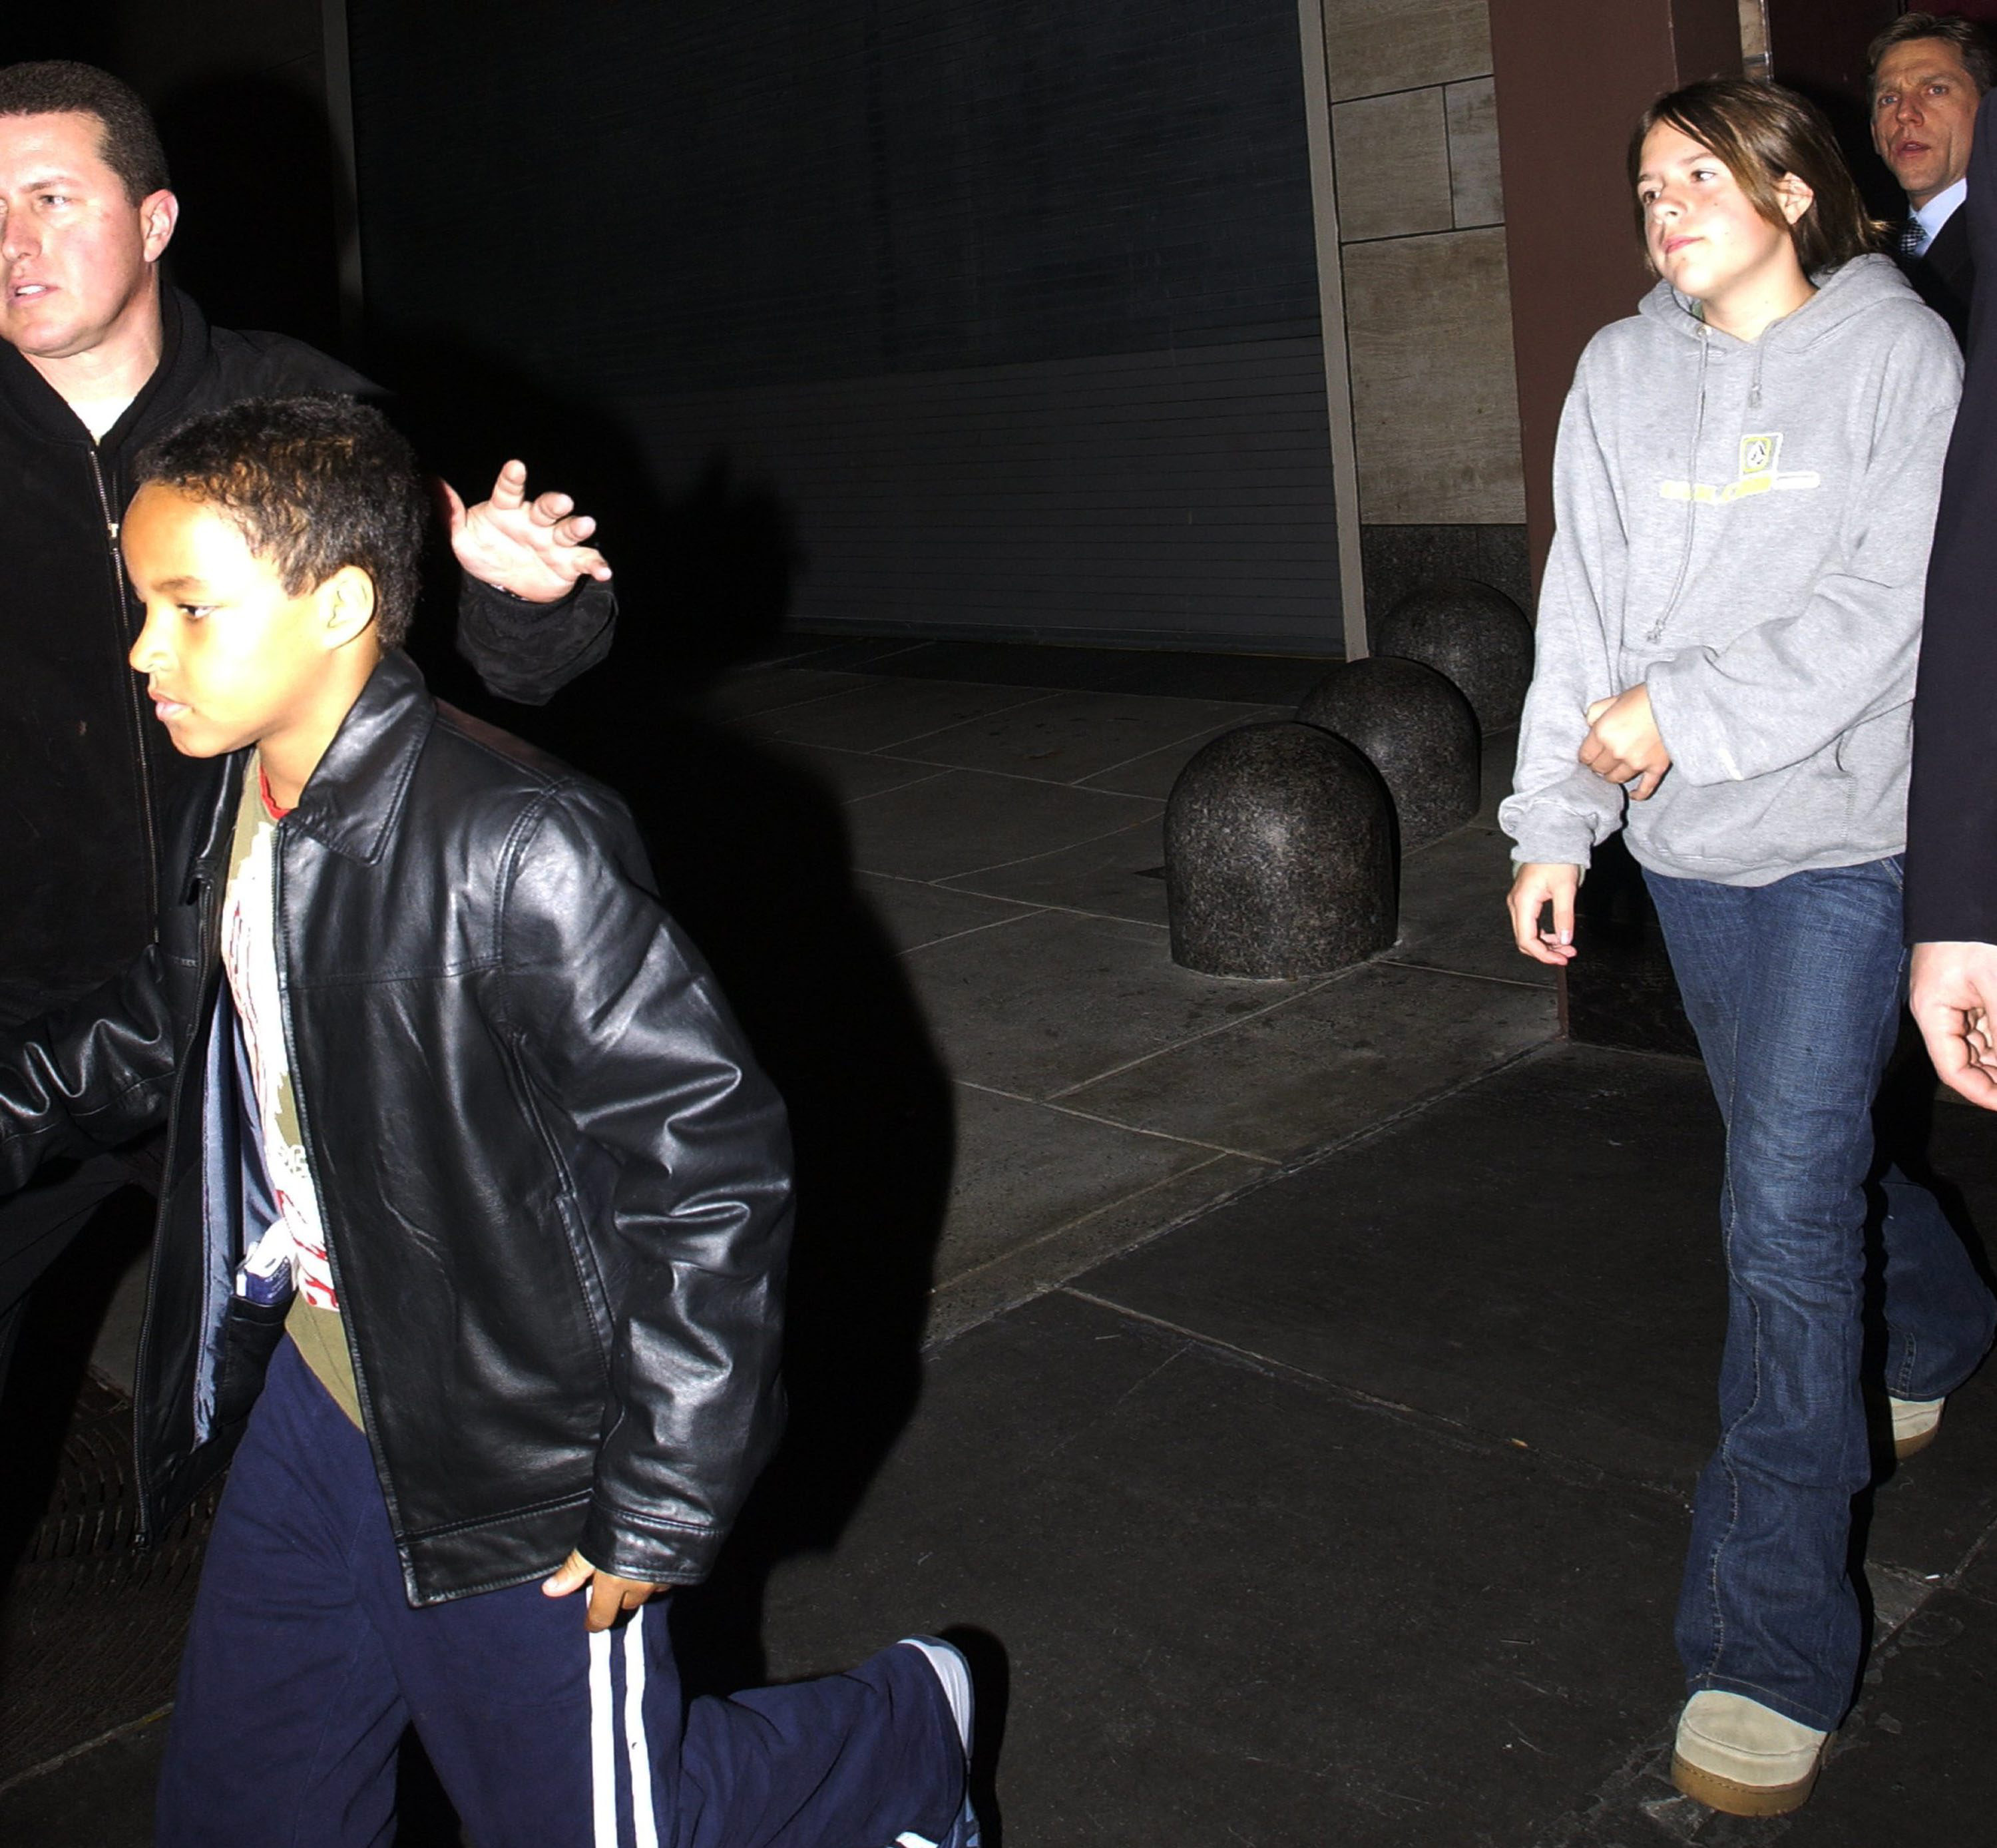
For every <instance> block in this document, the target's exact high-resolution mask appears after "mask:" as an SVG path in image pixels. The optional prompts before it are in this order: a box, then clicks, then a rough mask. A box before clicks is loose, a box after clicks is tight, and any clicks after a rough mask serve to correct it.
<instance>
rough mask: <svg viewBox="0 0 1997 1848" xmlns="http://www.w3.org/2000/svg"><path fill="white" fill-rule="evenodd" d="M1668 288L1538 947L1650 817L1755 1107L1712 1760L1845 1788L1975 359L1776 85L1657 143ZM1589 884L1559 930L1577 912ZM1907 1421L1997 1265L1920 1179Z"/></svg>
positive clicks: (1658, 857) (1577, 595) (1616, 481)
mask: <svg viewBox="0 0 1997 1848" xmlns="http://www.w3.org/2000/svg"><path fill="white" fill-rule="evenodd" d="M1630 169H1631V172H1630V177H1631V180H1632V182H1633V186H1634V188H1635V192H1636V198H1637V212H1638V218H1639V222H1640V226H1641V229H1642V232H1643V238H1644V241H1645V244H1646V247H1647V250H1648V252H1649V254H1650V262H1651V264H1652V267H1654V269H1655V270H1656V271H1657V274H1658V276H1659V278H1660V280H1659V281H1658V283H1657V286H1656V287H1655V288H1654V289H1653V290H1652V291H1650V294H1649V295H1647V296H1646V297H1645V298H1644V299H1643V302H1642V303H1641V305H1640V311H1639V312H1638V313H1637V315H1634V316H1633V317H1632V318H1631V319H1628V320H1624V321H1619V322H1615V323H1614V324H1613V325H1612V326H1609V327H1606V328H1605V329H1602V332H1601V333H1599V334H1598V335H1596V336H1595V339H1594V340H1592V342H1591V343H1589V345H1588V350H1587V351H1586V352H1585V353H1584V354H1583V355H1582V356H1581V364H1580V367H1579V369H1578V371H1577V372H1576V374H1575V377H1574V388H1573V390H1572V391H1571V393H1570V395H1569V396H1568V402H1567V407H1566V410H1565V412H1564V415H1563V416H1562V419H1561V430H1560V438H1559V444H1558V448H1557V453H1556V457H1555V460H1554V492H1555V502H1556V509H1557V518H1558V531H1557V535H1556V536H1555V539H1554V546H1553V550H1552V553H1551V556H1550V558H1549V560H1548V561H1547V571H1546V576H1545V580H1544V584H1543V589H1542V591H1541V594H1540V612H1539V628H1538V664H1537V670H1536V671H1535V674H1534V676H1533V687H1532V691H1531V694H1530V696H1529V698H1528V699H1527V701H1526V711H1525V716H1524V720H1523V726H1522V728H1521V732H1520V736H1519V759H1518V768H1517V772H1516V778H1515V783H1514V788H1513V791H1512V795H1511V797H1510V798H1509V800H1508V801H1507V802H1506V804H1505V805H1504V807H1503V809H1502V811H1501V812H1500V819H1501V821H1502V825H1503V826H1504V828H1505V829H1506V833H1509V834H1510V835H1511V836H1512V838H1513V840H1515V841H1516V843H1518V846H1517V850H1516V853H1515V854H1514V859H1515V860H1516V861H1517V863H1518V871H1517V876H1516V880H1515V881H1514V883H1513V885H1512V896H1511V901H1510V908H1511V914H1512V927H1513V932H1514V934H1515V936H1516V939H1517V941H1518V945H1519V949H1520V950H1522V951H1523V953H1525V954H1526V955H1527V956H1530V957H1535V958H1537V960H1540V961H1541V962H1545V963H1550V964H1564V963H1565V962H1567V961H1568V960H1570V959H1571V957H1573V956H1574V953H1575V947H1574V935H1573V932H1574V893H1575V891H1576V889H1577V888H1578V885H1579V884H1580V882H1581V877H1582V874H1583V873H1584V871H1585V869H1586V867H1587V865H1588V856H1589V852H1590V850H1591V849H1592V848H1593V847H1594V846H1595V845H1596V844H1597V843H1599V842H1601V841H1602V840H1604V839H1606V837H1607V836H1609V834H1611V833H1613V832H1614V831H1615V830H1616V829H1618V828H1625V827H1626V829H1627V838H1628V840H1629V844H1630V851H1631V853H1633V855H1634V856H1635V857H1636V858H1637V860H1638V862H1639V863H1640V864H1641V866H1642V867H1643V871H1644V875H1645V878H1646V881H1647V884H1648V885H1649V888H1650V892H1651V894H1652V896H1653V898H1654V901H1655V902H1656V905H1657V913H1658V916H1659V919H1660V920H1661V923H1662V926H1663V929H1664V939H1665V943H1666V946H1667V948H1668V950H1669V953H1670V955H1671V964H1672V967H1673V969H1674V971H1675V973H1676V974H1677V977H1678V986H1679V990H1680V992H1681V995H1682V996H1683V998H1684V1001H1685V1011H1686V1012H1687V1014H1688V1016H1689V1017H1690V1019H1691V1020H1692V1025H1693V1026H1694V1028H1695V1029H1696V1031H1697V1033H1698V1034H1699V1045H1700V1048H1701V1050H1702V1053H1704V1055H1705V1060H1706V1068H1707V1071H1708V1073H1709V1076H1710V1077H1711V1078H1712V1084H1713V1088H1714V1091H1715V1092H1716V1095H1717V1096H1718V1098H1719V1107H1720V1110H1721V1112H1722V1114H1723V1116H1724V1117H1725V1119H1726V1126H1727V1143H1726V1176H1725V1184H1724V1188H1723V1194H1722V1199H1721V1209H1720V1222H1721V1233H1722V1237H1723V1241H1724V1245H1725V1250H1726V1263H1727V1274H1728V1280H1729V1286H1730V1305H1729V1313H1728V1320H1727V1330H1726V1349H1725V1354H1724V1358H1723V1361H1722V1364H1721V1373H1720V1391H1719V1397H1720V1413H1721V1425H1722V1434H1721V1438H1720V1442H1719V1448H1718V1449H1717V1450H1716V1452H1715V1453H1714V1454H1713V1457H1712V1460H1711V1461H1710V1462H1709V1464H1708V1465H1707V1466H1706V1470H1705V1472H1704V1474H1702V1477H1701V1478H1700V1481H1699V1491H1698V1495H1697V1498H1696V1501H1695V1508H1694V1515H1693V1527H1692V1547H1691V1553H1690V1557H1688V1561H1687V1564H1686V1570H1685V1582H1684V1586H1683V1589H1682V1591H1681V1597H1680V1601H1679V1607H1678V1626H1677V1629H1678V1650H1679V1653H1680V1655H1681V1657H1682V1658H1683V1660H1684V1663H1685V1672H1686V1678H1687V1684H1688V1691H1689V1695H1690V1698H1689V1699H1688V1701H1687V1704H1686V1706H1685V1711H1684V1713H1683V1715H1681V1719H1680V1721H1679V1726H1678V1740H1677V1749H1676V1752H1675V1756H1674V1759H1673V1767H1672V1768H1673V1775H1674V1777H1675V1779H1676V1780H1677V1781H1678V1785H1679V1788H1681V1789H1683V1790H1685V1791H1688V1792H1689V1793H1690V1794H1691V1795H1694V1796H1696V1797H1698V1798H1700V1799H1702V1801H1706V1802H1707V1803H1709V1804H1711V1805H1713V1806H1714V1807H1716V1808H1722V1809H1725V1810H1728V1811H1730V1812H1733V1813H1735V1814H1739V1815H1775V1814H1779V1813H1781V1812H1784V1811H1786V1810H1789V1809H1792V1808H1795V1807H1796V1805H1799V1804H1800V1803H1801V1802H1802V1801H1804V1799H1805V1798H1806V1797H1807V1796H1808V1795H1809V1791H1810V1789H1811V1787H1812V1784H1813V1782H1814V1781H1815V1779H1816V1770H1817V1766H1818V1764H1819V1760H1820V1758H1821V1757H1822V1753H1823V1746H1824V1744H1825V1743H1826V1739H1827V1737H1828V1736H1829V1734H1830V1731H1831V1730H1832V1729H1833V1728H1835V1727H1836V1726H1837V1724H1838V1722H1839V1721H1840V1719H1841V1718H1842V1717H1843V1715H1844V1711H1845V1709H1846V1708H1847V1706H1848V1705H1849V1704H1850V1698H1851V1696H1852V1694H1853V1691H1854V1687H1855V1684H1856V1682H1857V1674H1858V1670H1859V1667H1860V1657H1861V1647H1862V1635H1863V1630H1862V1622H1861V1614H1860V1607H1859V1601H1858V1598H1857V1592H1856V1590H1855V1588H1854V1585H1853V1584H1852V1583H1851V1581H1850V1575H1849V1574H1848V1572H1847V1565H1846V1559H1847V1546H1848V1543H1849V1539H1850V1504H1851V1498H1852V1497H1853V1496H1854V1495H1856V1494H1857V1493H1858V1492H1859V1491H1861V1489H1863V1488H1864V1487H1865V1485H1866V1484H1867V1482H1868V1481H1869V1479H1870V1474H1871V1470H1870V1458H1869V1446H1868V1433H1867V1426H1866V1420H1865V1415H1864V1405H1863V1402H1862V1400H1861V1388H1860V1380H1859V1363H1860V1350H1861V1310H1862V1308H1863V1306H1864V1271H1865V1252H1864V1224H1865V1216H1866V1200H1865V1194H1864V1183H1865V1181H1866V1178H1867V1175H1868V1171H1870V1169H1871V1166H1872V1162H1873V1144H1872V1134H1871V1121H1870V1110H1871V1103H1872V1099H1873V1096H1874V1094H1875V1091H1876V1090H1877V1088H1878V1082H1879V1078H1880V1076H1881V1072H1882V1071H1883V1069H1884V1067H1885V1060H1886V1057H1887V1055H1888V1053H1889V1051H1890V1050H1891V1049H1892V1044H1893V1041H1894V1039H1895V1033H1896V1031H1897V1029H1898V1026H1899V1015H1900V1005H1901V994H1902V983H1903V981H1904V978H1905V974H1906V967H1905V953H1904V951H1903V950H1902V946H1901V916H1900V884H1901V880H1900V854H1901V851H1902V847H1903V846H1904V845H1905V829H1906V786H1907V769H1908V760H1909V735H1908V719H1909V704H1910V702H1911V700H1912V694H1913V675H1914V664H1915V657H1916V652H1917V650H1918V647H1919V635H1920V617H1921V595H1922V584H1923V575H1924V573H1925V570H1926V561H1927V551H1928V542H1929V537H1930V533H1931V531H1932V529H1933V523H1934V512H1935V502H1936V498H1937V493H1938V491H1939V488H1940V478H1941V466H1942V458H1943V455H1944V451H1945V450H1946V448H1947V443H1948V436H1949V429H1950V423H1951V422H1952V420H1953V417H1954V407H1955V400H1956V395H1957V388H1958V384H1959V379H1960V370H1961V369H1960V364H1959V361H1958V359H1957V353H1956V347H1955V343H1954V340H1953V339H1952V338H1951V337H1950V334H1949V331H1948V329H1947V327H1946V326H1944V323H1943V322H1941V321H1940V319H1938V318H1937V316H1936V315H1933V313H1932V312H1930V311H1929V310H1928V309H1926V308H1925V307H1923V305H1922V304H1921V302H1920V301H1919V298H1917V297H1916V295H1915V294H1914V292H1913V291H1912V289H1911V288H1909V287H1908V285H1907V284H1906V282H1905V281H1902V278H1901V277H1900V275H1899V272H1898V271H1897V270H1895V267H1894V266H1893V265H1892V264H1891V263H1890V262H1889V261H1888V260H1887V259H1886V258H1885V257H1881V256H1878V255H1875V254H1873V253H1871V247H1872V245H1873V243H1875V239H1876V227H1875V226H1873V225H1872V224H1871V222H1869V221H1868V219H1867V218H1866V216H1865V214H1864V208H1863V206H1862V205H1861V203H1860V201H1859V198H1858V196H1857V191H1856V190H1855V189H1854V187H1853V184H1852V182H1851V179H1850V175H1849V174H1848V173H1847V171H1846V170H1845V168H1844V163H1843V161H1842V160H1841V159H1840V157H1839V155H1838V153H1837V148H1836V145H1835V143H1833V140H1832V139H1831V136H1830V130H1829V129H1828V127H1827V126H1826V124H1825V123H1824V122H1823V119H1822V118H1821V116H1819V115H1818V114H1817V113H1816V111H1815V110H1814V109H1812V107H1811V106H1810V105H1809V104H1808V103H1806V102H1804V101H1803V100H1802V98H1800V97H1798V96H1795V95H1792V94H1791V93H1790V92H1788V91H1785V90H1782V89H1780V88H1777V87H1776V86H1774V85H1771V84H1754V83H1749V82H1747V81H1744V80H1740V79H1716V80H1713V81H1710V82H1707V83H1702V84H1693V85H1692V86H1690V87H1689V88H1686V89H1684V90H1680V91H1676V92H1675V93H1674V94H1672V95H1669V96H1667V97H1665V98H1662V99H1661V101H1660V102H1657V104H1655V105H1653V107H1652V108H1651V109H1650V110H1649V111H1648V112H1647V113H1646V115H1645V116H1644V117H1643V121H1642V122H1641V124H1640V126H1639V128H1638V130H1637V136H1636V138H1635V140H1634V141H1633V144H1632V150H1631V160H1630ZM1548 910H1550V912H1551V914H1552V916H1551V922H1550V927H1549V926H1547V922H1546V920H1545V917H1544V914H1545V913H1546V912H1547V911H1548ZM1884 1188H1885V1195H1886V1199H1887V1205H1888V1211H1887V1216H1886V1219H1885V1224H1884V1228H1883V1234H1882V1236H1883V1239H1884V1243H1885V1266H1884V1278H1885V1289H1884V1302H1883V1304H1882V1305H1881V1306H1882V1308H1883V1310H1884V1313H1885V1321H1886V1324H1887V1329H1888V1342H1887V1353H1886V1365H1885V1378H1884V1380H1883V1381H1876V1382H1872V1384H1875V1385H1883V1386H1884V1388H1885V1392H1886V1394H1887V1395H1888V1398H1887V1403H1888V1409H1889V1411H1890V1415H1891V1417H1892V1423H1893V1427H1894V1435H1895V1441H1896V1445H1897V1446H1898V1447H1899V1449H1900V1450H1901V1451H1902V1453H1907V1452H1909V1451H1910V1450H1912V1449H1915V1448H1918V1447H1919V1446H1920V1445H1922V1444H1923V1443H1926V1441H1928V1439H1930V1437H1931V1436H1932V1435H1933V1432H1934V1429H1935V1428H1936V1426H1937V1424H1938V1422H1939V1421H1940V1409H1941V1401H1942V1399H1943V1398H1944V1396H1945V1395H1947V1393H1948V1392H1949V1391H1951V1390H1952V1389H1953V1388H1954V1387H1955V1386H1956V1385H1957V1384H1960V1382H1961V1380H1962V1379H1963V1378H1964V1377H1966V1376H1967V1374H1968V1373H1969V1371H1970V1370H1971V1368H1972V1367H1975V1364H1977V1362H1978V1360H1980V1359H1981V1357H1982V1354H1983V1353H1984V1350H1985V1348H1986V1347H1987V1346H1988V1344H1989V1341H1990V1338H1991V1333H1992V1322H1993V1311H1992V1302H1991V1300H1990V1297H1989V1295H1988V1291H1986V1290H1985V1288H1984V1287H1983V1285H1982V1284H1981V1282H1980V1281H1978V1277H1977V1276H1976V1274H1975V1271H1974V1270H1973V1269H1972V1268H1971V1265H1970V1264H1969V1262H1968V1258H1967V1257H1966V1255H1965V1254H1964V1250H1963V1248H1962V1246H1961V1242H1960V1240H1959V1239H1957V1238H1956V1236H1955V1235H1954V1233H1953V1232H1952V1231H1951V1230H1950V1228H1949V1226H1948V1225H1947V1222H1946V1221H1945V1220H1944V1219H1943V1217H1942V1215H1941V1214H1940V1211H1939V1209H1938V1208H1937V1206H1936V1205H1935V1202H1934V1201H1933V1198H1931V1197H1930V1195H1927V1194H1926V1192H1925V1191H1923V1190H1922V1189H1920V1188H1916V1187H1915V1186H1914V1185H1913V1184H1912V1183H1911V1182H1909V1181H1906V1180H1905V1179H1904V1177H1901V1176H1899V1174H1897V1173H1895V1172H1893V1171H1888V1173H1887V1174H1886V1176H1885V1181H1884Z"/></svg>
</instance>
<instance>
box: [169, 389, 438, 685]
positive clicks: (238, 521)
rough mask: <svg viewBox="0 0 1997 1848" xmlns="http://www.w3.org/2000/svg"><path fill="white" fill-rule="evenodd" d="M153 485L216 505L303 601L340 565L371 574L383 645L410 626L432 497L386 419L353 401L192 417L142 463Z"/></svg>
mask: <svg viewBox="0 0 1997 1848" xmlns="http://www.w3.org/2000/svg"><path fill="white" fill-rule="evenodd" d="M152 482H157V483H158V484H160V486H161V487H164V488H173V489H174V490H175V491H177V492H178V493H181V494H184V495H188V497H189V498H191V499H195V500H198V501H205V502H208V503H209V504H210V505H212V506H214V507H216V508H217V509H219V510H220V511H221V512H222V513H223V514H224V515H226V517H227V518H228V519H229V521H230V522H232V523H233V525H234V526H236V529H237V530H238V531H239V532H240V533H242V535H243V538H244V540H247V542H248V544H249V546H250V550H251V551H252V552H253V553H255V554H256V555H257V557H259V558H263V559H267V560H270V561H271V563H272V564H274V565H275V566H276V567H278V573H279V575H280V577H281V580H282V582H283V584H284V587H285V594H286V595H288V596H292V597H298V596H302V595H304V594H305V592H306V591H309V590H311V589H312V588H314V587H315V586H316V585H318V584H323V583H324V582H325V581H326V579H327V578H330V577H331V576H332V575H333V573H334V572H335V571H338V570H340V568H341V567H342V566H343V565H356V566H358V567H360V569H361V570H362V571H365V572H366V573H367V575H368V576H369V577H370V578H372V579H373V580H374V622H375V626H376V628H377V629H378V632H379V633H380V636H381V645H382V646H383V647H385V648H395V647H398V646H400V645H401V643H402V640H403V638H404V637H405V636H406V635H407V634H408V633H409V619H410V616H411V615H412V613H413V612H414V611H415V609H416V589H417V585H418V582H419V578H420V576H421V572H422V559H423V528H424V524H425V521H426V518H427V515H428V512H429V508H428V496H427V495H426V492H425V489H424V485H423V478H422V477H421V476H420V475H419V474H418V473H417V471H416V457H414V455H413V454H412V453H411V452H410V449H409V444H408V443H405V441H403V440H402V437H401V436H398V434H397V433H396V432H395V429H394V428H393V427H392V426H391V425H390V423H389V422H388V419H387V418H385V417H384V416H383V415H381V412H379V411H378V410H376V409H374V406H373V405H365V404H362V403H360V402H358V401H357V399H354V398H339V397H331V396H321V397H309V398H246V399H245V400H244V401H243V402H241V403H240V404H234V405H229V408H228V409H226V410H221V411H211V412H207V413H206V414H205V415H202V416H199V417H195V418H191V419H189V420H188V422H185V423H184V424H182V425H181V426H180V427H179V428H178V429H175V430H174V431H172V432H171V433H169V434H168V435H167V436H163V437H161V438H160V440H158V441H157V443H153V445H152V446H151V447H150V449H148V450H147V451H146V453H144V454H143V456H141V457H140V458H139V464H138V470H137V481H136V484H137V485H138V486H139V487H144V486H146V485H147V484H149V483H152Z"/></svg>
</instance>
